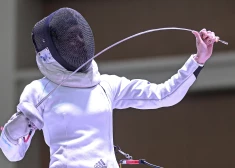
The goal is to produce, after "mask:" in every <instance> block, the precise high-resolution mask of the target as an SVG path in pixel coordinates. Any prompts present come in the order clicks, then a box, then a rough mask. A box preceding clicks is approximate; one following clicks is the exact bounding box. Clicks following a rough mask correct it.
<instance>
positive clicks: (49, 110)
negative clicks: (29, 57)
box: [0, 56, 203, 168]
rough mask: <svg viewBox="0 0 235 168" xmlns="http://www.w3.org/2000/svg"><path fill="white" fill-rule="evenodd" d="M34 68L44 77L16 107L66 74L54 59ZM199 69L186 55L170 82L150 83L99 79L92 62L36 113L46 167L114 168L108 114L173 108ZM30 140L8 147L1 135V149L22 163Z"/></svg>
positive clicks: (110, 116)
mask: <svg viewBox="0 0 235 168" xmlns="http://www.w3.org/2000/svg"><path fill="white" fill-rule="evenodd" d="M37 63H38V67H39V69H40V71H41V72H42V73H43V74H44V75H45V77H44V78H42V79H39V80H35V81H33V82H32V83H30V84H29V85H27V86H26V87H25V89H24V91H23V93H22V95H21V97H20V102H19V104H20V105H21V106H22V105H24V103H25V102H27V103H31V104H32V105H34V106H35V105H36V104H37V103H38V102H39V101H40V100H41V99H42V98H43V97H44V96H46V95H47V94H48V93H49V92H50V91H51V90H52V89H54V88H55V87H56V86H57V84H58V83H60V81H61V80H62V79H64V78H65V77H66V76H67V75H68V74H69V73H70V72H68V71H66V70H65V69H64V68H62V66H60V65H59V64H58V63H57V62H56V61H55V60H54V59H53V58H41V57H39V56H37ZM202 67H203V66H202V65H199V64H198V63H197V62H196V61H195V60H194V59H193V57H192V56H191V57H190V58H189V59H188V60H187V61H186V63H185V64H184V65H183V66H182V68H180V69H179V70H178V72H177V73H176V74H175V75H173V76H172V77H171V78H170V79H169V80H167V81H165V82H164V83H161V84H155V83H150V82H148V81H146V80H142V79H134V80H129V79H127V78H125V77H118V76H115V75H100V74H99V72H98V67H97V65H96V63H95V61H92V64H91V66H90V68H89V71H88V72H87V73H77V74H75V75H74V76H73V77H71V78H69V79H68V80H67V82H65V83H64V84H63V86H61V87H59V88H58V89H57V90H56V91H55V92H54V93H53V94H52V95H50V96H49V98H48V99H46V101H44V102H43V104H41V105H40V106H39V107H38V108H37V110H38V114H39V115H41V117H42V118H43V121H44V126H43V128H42V130H43V134H44V138H45V142H46V144H47V145H48V146H49V147H50V165H49V168H107V167H108V168H118V167H119V166H118V164H117V162H116V158H115V152H114V144H113V109H126V108H136V109H157V108H161V107H168V106H172V105H175V104H177V103H178V102H180V101H181V100H182V99H183V98H184V96H185V94H186V93H187V91H188V89H189V88H190V86H191V85H192V84H193V83H194V82H195V80H196V77H197V75H198V73H199V72H200V70H201V69H202ZM18 110H19V109H18ZM30 141H31V140H30ZM30 141H28V143H24V142H23V141H22V140H19V143H18V144H17V145H13V144H11V143H10V142H9V141H8V139H7V138H6V137H5V135H4V130H3V132H2V134H1V138H0V147H1V149H2V151H3V153H4V154H5V156H6V157H7V158H8V159H9V160H10V161H12V162H15V161H19V160H21V159H23V157H24V156H25V153H26V151H27V149H28V148H29V146H30Z"/></svg>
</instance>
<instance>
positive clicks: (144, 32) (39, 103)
mask: <svg viewBox="0 0 235 168" xmlns="http://www.w3.org/2000/svg"><path fill="white" fill-rule="evenodd" d="M162 30H184V31H191V32H192V31H195V30H192V29H186V28H178V27H164V28H158V29H150V30H147V31H143V32H140V33H137V34H134V35H132V36H129V37H127V38H125V39H123V40H120V41H118V42H116V43H114V44H112V45H111V46H109V47H107V48H105V49H103V50H102V51H100V52H99V53H97V54H96V55H95V56H93V57H92V58H90V59H89V60H88V61H86V62H85V63H84V64H82V65H81V66H80V67H78V68H77V69H76V70H75V71H74V72H73V73H71V74H70V75H69V76H67V77H66V78H65V79H63V80H62V81H61V83H60V84H59V85H57V86H56V87H55V88H54V89H53V90H52V91H51V92H49V93H48V94H47V95H46V96H45V97H44V98H43V99H41V100H40V102H38V104H36V108H37V107H38V106H40V105H41V104H42V103H43V102H44V101H45V100H46V99H47V98H48V97H49V96H50V95H51V94H52V93H53V92H54V91H55V90H56V89H58V88H59V87H60V86H61V85H62V84H63V83H64V82H65V81H66V80H67V79H68V78H69V77H71V76H72V75H74V74H75V73H77V72H78V71H79V70H80V69H81V68H83V67H84V66H85V65H86V64H87V63H89V62H90V61H92V60H93V59H95V58H96V57H98V56H99V55H101V54H103V53H104V52H106V51H107V50H109V49H111V48H113V47H114V46H117V45H119V44H120V43H123V42H124V41H127V40H129V39H132V38H134V37H137V36H140V35H143V34H147V33H151V32H156V31H162ZM219 41H220V42H222V43H224V44H226V43H227V42H225V41H222V40H219Z"/></svg>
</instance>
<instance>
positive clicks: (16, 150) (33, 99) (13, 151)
mask: <svg viewBox="0 0 235 168" xmlns="http://www.w3.org/2000/svg"><path fill="white" fill-rule="evenodd" d="M40 90H41V89H40V85H39V84H38V83H37V82H32V83H30V84H29V85H27V86H26V87H25V89H24V91H23V92H22V94H21V97H20V102H19V104H21V103H24V102H27V103H31V104H32V105H35V104H36V103H37V101H38V97H39V91H40ZM17 111H19V109H17ZM4 131H5V130H4V129H3V131H2V133H1V136H0V148H1V150H2V152H3V153H4V155H5V156H6V158H7V159H8V160H9V161H11V162H16V161H20V160H22V159H23V158H24V156H25V153H26V152H27V150H28V148H29V146H30V143H31V140H32V137H33V135H34V133H35V131H34V132H33V133H32V134H31V136H30V139H29V140H28V142H27V143H25V142H24V141H23V139H19V140H18V144H17V145H15V144H13V143H11V142H10V141H9V140H8V139H7V137H6V136H5V133H4Z"/></svg>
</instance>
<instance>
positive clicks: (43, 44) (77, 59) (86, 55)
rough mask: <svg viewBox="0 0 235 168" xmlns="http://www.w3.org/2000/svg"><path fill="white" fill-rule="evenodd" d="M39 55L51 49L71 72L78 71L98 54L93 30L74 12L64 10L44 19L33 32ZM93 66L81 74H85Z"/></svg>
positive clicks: (53, 54) (82, 69)
mask: <svg viewBox="0 0 235 168" xmlns="http://www.w3.org/2000/svg"><path fill="white" fill-rule="evenodd" d="M32 40H33V43H34V46H35V49H36V52H40V51H42V50H44V49H45V48H48V49H49V51H50V53H51V55H52V57H53V58H54V59H55V60H56V61H57V62H58V63H59V64H60V65H61V66H63V67H64V68H65V69H67V70H68V71H75V70H76V69H77V68H78V67H79V66H81V65H82V64H83V63H85V62H86V61H88V60H89V59H90V58H91V57H93V56H94V53H95V44H94V37H93V33H92V30H91V28H90V26H89V24H88V23H87V21H86V20H85V19H84V17H83V16H82V15H81V14H80V13H79V12H77V11H76V10H73V9H71V8H61V9H58V10H56V11H55V12H53V13H52V14H50V15H49V16H47V17H45V18H44V19H42V20H41V21H39V22H38V23H36V25H35V26H34V28H33V30H32ZM90 64H91V62H90V63H88V64H86V65H85V66H84V67H83V68H81V69H80V70H79V72H86V70H87V69H88V68H89V66H90Z"/></svg>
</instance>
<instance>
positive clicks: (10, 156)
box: [5, 155, 24, 162]
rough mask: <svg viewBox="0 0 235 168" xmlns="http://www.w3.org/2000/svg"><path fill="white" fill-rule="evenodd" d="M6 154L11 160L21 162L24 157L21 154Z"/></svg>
mask: <svg viewBox="0 0 235 168" xmlns="http://www.w3.org/2000/svg"><path fill="white" fill-rule="evenodd" d="M5 156H6V158H7V160H8V161H9V162H19V161H21V160H22V159H23V158H24V156H19V155H18V156H16V155H5Z"/></svg>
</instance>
